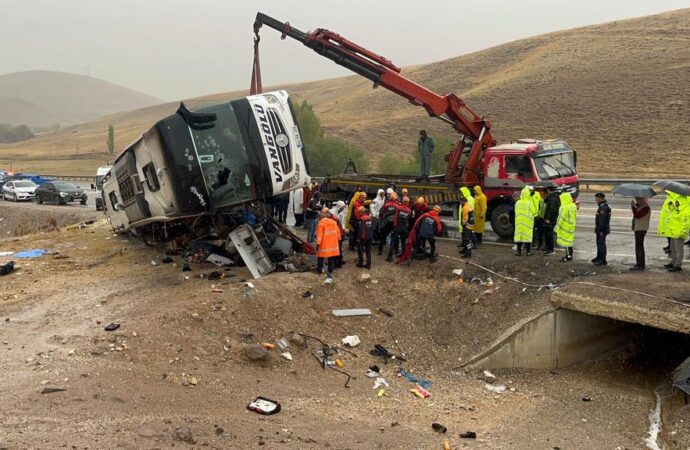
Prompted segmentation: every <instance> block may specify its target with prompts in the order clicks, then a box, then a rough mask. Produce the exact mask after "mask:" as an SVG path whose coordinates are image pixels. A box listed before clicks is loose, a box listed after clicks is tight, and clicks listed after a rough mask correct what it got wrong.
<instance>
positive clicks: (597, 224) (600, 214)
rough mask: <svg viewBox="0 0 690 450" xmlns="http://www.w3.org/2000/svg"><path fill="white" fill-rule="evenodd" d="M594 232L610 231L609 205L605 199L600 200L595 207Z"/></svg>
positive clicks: (606, 232) (605, 232)
mask: <svg viewBox="0 0 690 450" xmlns="http://www.w3.org/2000/svg"><path fill="white" fill-rule="evenodd" d="M594 232H595V233H597V234H609V233H610V232H611V207H610V206H609V203H608V202H607V201H606V200H604V201H603V202H601V203H600V204H599V207H598V208H597V214H596V216H594Z"/></svg>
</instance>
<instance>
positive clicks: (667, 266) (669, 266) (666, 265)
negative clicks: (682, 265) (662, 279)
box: [664, 263, 673, 269]
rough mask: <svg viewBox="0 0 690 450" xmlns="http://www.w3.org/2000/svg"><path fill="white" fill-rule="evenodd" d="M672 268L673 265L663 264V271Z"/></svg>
mask: <svg viewBox="0 0 690 450" xmlns="http://www.w3.org/2000/svg"><path fill="white" fill-rule="evenodd" d="M671 267H673V263H668V264H664V269H670V268H671Z"/></svg>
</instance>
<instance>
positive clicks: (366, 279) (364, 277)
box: [357, 273, 371, 283]
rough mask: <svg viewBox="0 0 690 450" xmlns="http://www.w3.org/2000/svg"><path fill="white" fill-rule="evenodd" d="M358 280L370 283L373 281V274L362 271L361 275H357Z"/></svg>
mask: <svg viewBox="0 0 690 450" xmlns="http://www.w3.org/2000/svg"><path fill="white" fill-rule="evenodd" d="M357 281H359V282H360V283H368V282H370V281H371V275H369V274H368V273H362V274H360V275H359V277H357Z"/></svg>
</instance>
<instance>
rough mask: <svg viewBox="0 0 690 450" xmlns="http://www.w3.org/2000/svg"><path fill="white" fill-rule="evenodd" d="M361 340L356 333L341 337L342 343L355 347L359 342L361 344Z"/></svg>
mask: <svg viewBox="0 0 690 450" xmlns="http://www.w3.org/2000/svg"><path fill="white" fill-rule="evenodd" d="M361 342H362V341H360V340H359V336H357V335H356V334H354V335H352V336H345V337H344V338H343V339H342V343H343V345H347V346H348V347H357V346H358V345H359V344H361Z"/></svg>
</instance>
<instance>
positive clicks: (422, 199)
mask: <svg viewBox="0 0 690 450" xmlns="http://www.w3.org/2000/svg"><path fill="white" fill-rule="evenodd" d="M415 203H419V204H420V205H421V204H422V203H426V202H425V201H424V197H422V196H421V195H420V196H419V197H417V200H416V202H415Z"/></svg>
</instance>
